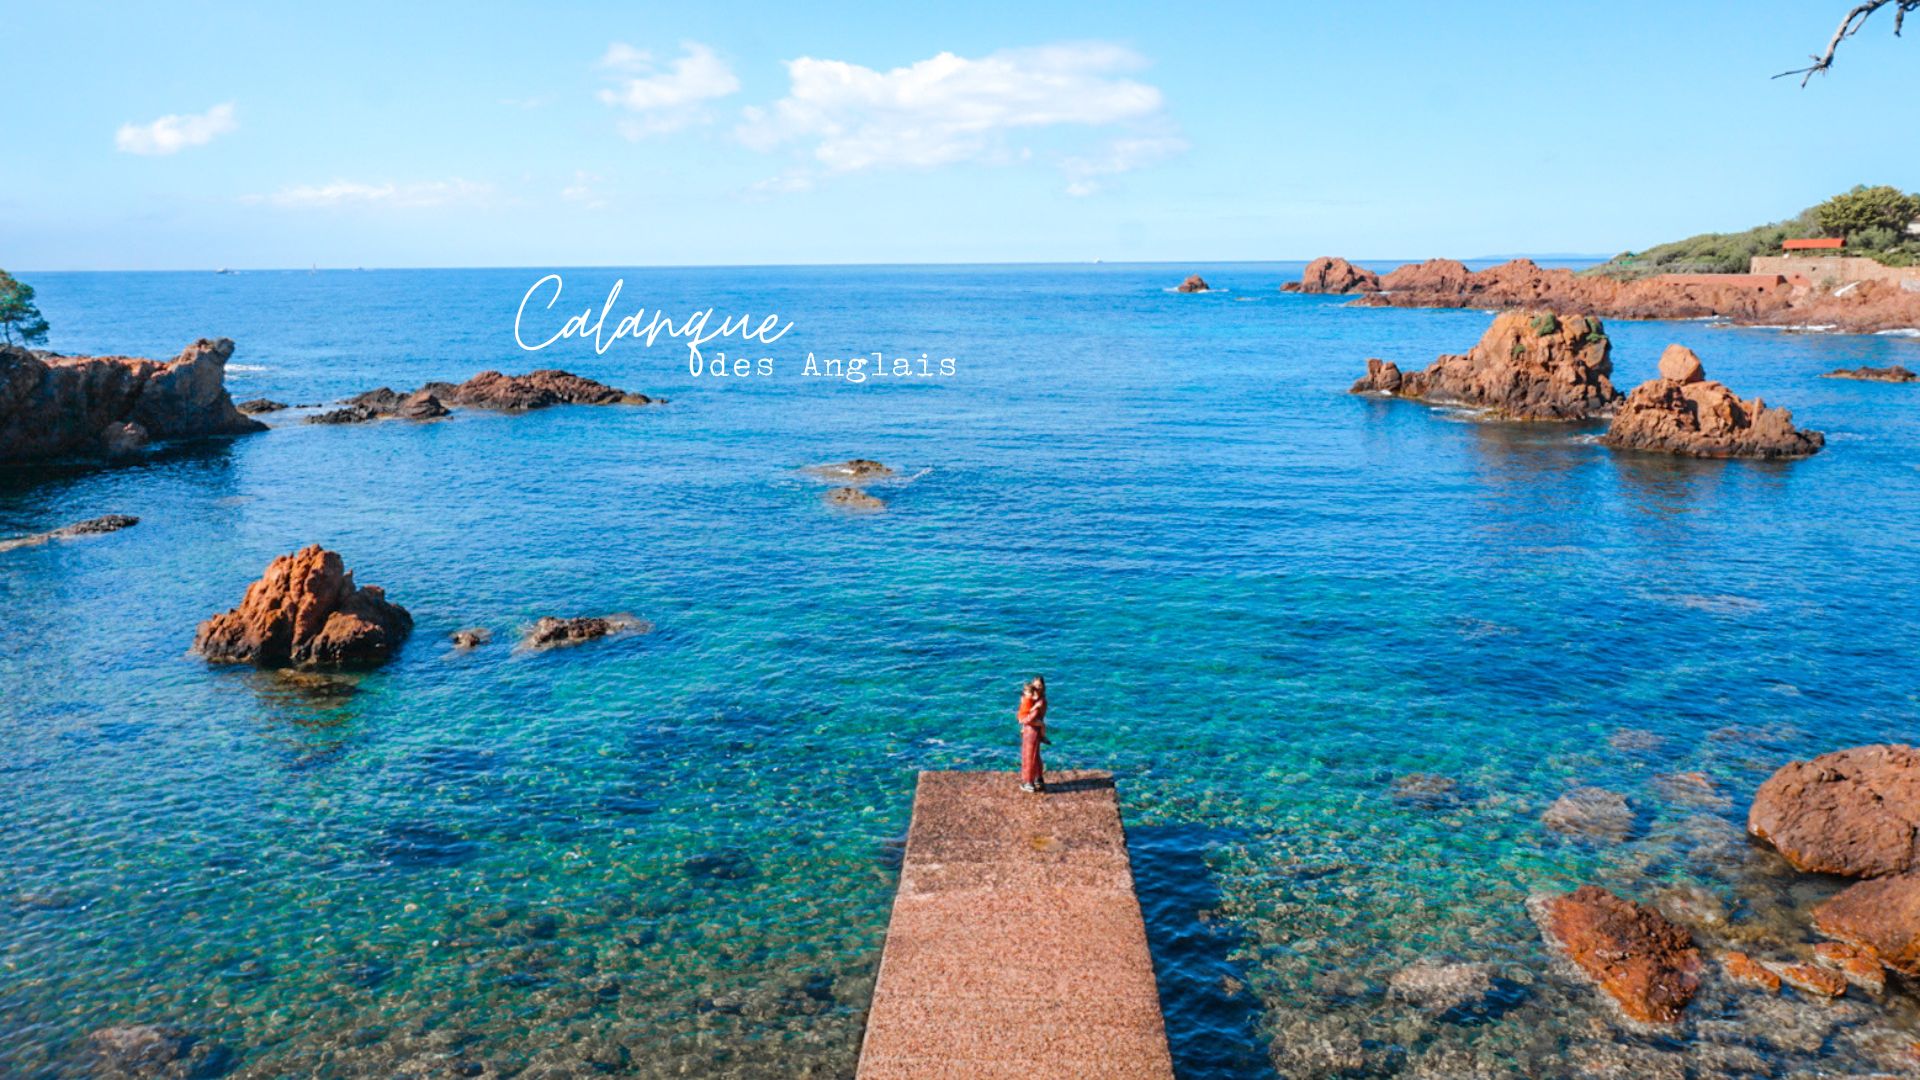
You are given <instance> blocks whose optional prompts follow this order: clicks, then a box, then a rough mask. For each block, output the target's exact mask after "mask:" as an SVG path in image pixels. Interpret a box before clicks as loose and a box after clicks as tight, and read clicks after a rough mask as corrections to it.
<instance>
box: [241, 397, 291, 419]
mask: <svg viewBox="0 0 1920 1080" xmlns="http://www.w3.org/2000/svg"><path fill="white" fill-rule="evenodd" d="M286 407H287V403H286V402H284V401H274V400H273V399H271V398H263V397H257V398H252V399H250V400H247V401H243V402H241V403H240V404H238V405H235V406H234V408H236V409H239V410H240V411H241V412H243V413H245V414H247V415H248V416H257V415H259V414H260V413H271V412H279V411H280V410H282V409H285V408H286Z"/></svg>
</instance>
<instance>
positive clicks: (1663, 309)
mask: <svg viewBox="0 0 1920 1080" xmlns="http://www.w3.org/2000/svg"><path fill="white" fill-rule="evenodd" d="M1315 262H1316V263H1317V262H1319V260H1315ZM1356 270H1358V268H1356ZM1359 272H1360V273H1366V271H1364V270H1359ZM1379 282H1380V284H1379V289H1378V290H1377V291H1366V292H1365V294H1364V295H1362V296H1360V297H1359V298H1358V299H1357V300H1355V301H1354V302H1355V303H1357V304H1361V305H1364V306H1373V307H1438V308H1494V309H1502V310H1511V309H1515V308H1546V309H1549V310H1552V311H1556V312H1560V313H1562V314H1564V313H1567V312H1576V311H1583V312H1587V313H1590V314H1593V315H1598V316H1600V317H1602V318H1608V319H1701V318H1712V317H1717V318H1724V319H1728V320H1731V321H1733V322H1737V323H1742V324H1745V325H1749V326H1805V327H1819V328H1822V329H1832V330H1844V331H1850V332H1856V333H1874V332H1878V331H1882V330H1901V329H1908V328H1912V327H1920V293H1915V292H1908V291H1906V290H1904V289H1902V288H1900V287H1898V286H1897V285H1893V284H1890V283H1887V282H1880V281H1862V282H1858V283H1855V284H1850V285H1848V286H1846V287H1844V288H1842V289H1832V288H1825V287H1821V286H1817V285H1812V284H1807V283H1804V282H1800V283H1796V282H1793V281H1788V280H1785V279H1780V278H1778V277H1777V276H1775V277H1774V278H1768V277H1764V276H1752V277H1750V276H1747V275H1728V276H1724V277H1716V278H1696V279H1693V280H1687V279H1685V278H1684V277H1653V278H1642V279H1638V280H1634V281H1621V280H1618V279H1615V278H1609V277H1601V276H1596V275H1588V274H1576V273H1574V272H1573V271H1571V270H1547V269H1543V268H1541V267H1540V266H1538V265H1537V264H1535V263H1534V262H1533V261H1532V260H1530V259H1514V260H1513V261H1511V262H1507V263H1502V264H1501V265H1499V266H1494V267H1490V268H1488V269H1485V270H1479V271H1474V270H1468V269H1467V268H1466V266H1465V265H1464V264H1462V263H1459V262H1457V261H1455V260H1453V259H1429V260H1427V261H1426V262H1423V263H1409V264H1407V265H1405V266H1402V267H1399V268H1398V269H1396V270H1393V271H1391V272H1389V273H1387V274H1383V275H1381V276H1380V278H1379ZM1308 284H1309V282H1308V280H1306V279H1305V278H1303V280H1302V281H1301V282H1300V286H1299V288H1298V290H1297V291H1302V292H1304V291H1309V290H1308V288H1307V286H1308Z"/></svg>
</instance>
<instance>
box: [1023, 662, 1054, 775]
mask: <svg viewBox="0 0 1920 1080" xmlns="http://www.w3.org/2000/svg"><path fill="white" fill-rule="evenodd" d="M1019 715H1020V790H1021V791H1045V790H1047V770H1046V766H1045V765H1043V764H1041V762H1040V747H1041V746H1043V745H1046V743H1047V741H1048V740H1047V680H1045V679H1043V678H1041V677H1040V676H1038V675H1035V676H1034V677H1033V678H1031V679H1029V680H1027V685H1026V686H1024V687H1022V688H1021V690H1020V714H1019Z"/></svg>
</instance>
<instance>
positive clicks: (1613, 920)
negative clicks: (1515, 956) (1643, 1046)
mask: <svg viewBox="0 0 1920 1080" xmlns="http://www.w3.org/2000/svg"><path fill="white" fill-rule="evenodd" d="M1533 909H1534V916H1535V918H1536V920H1538V921H1539V922H1540V925H1541V929H1542V931H1543V932H1544V933H1545V935H1546V937H1547V940H1548V942H1549V943H1550V944H1552V945H1554V946H1555V947H1557V948H1559V949H1561V950H1563V951H1564V952H1565V953H1566V955H1567V958H1568V959H1570V960H1572V961H1573V963H1574V964H1575V965H1576V966H1577V967H1578V968H1579V969H1580V970H1581V972H1583V973H1584V974H1585V975H1586V976H1587V977H1588V978H1590V979H1592V980H1593V982H1594V983H1595V984H1596V985H1597V986H1599V987H1600V989H1602V990H1604V991H1606V992H1607V994H1608V995H1609V996H1611V997H1612V998H1613V1000H1615V1001H1616V1002H1618V1003H1619V1004H1620V1008H1621V1009H1622V1011H1624V1012H1625V1013H1626V1014H1627V1016H1629V1017H1631V1018H1632V1019H1634V1020H1638V1021H1640V1022H1641V1023H1646V1024H1672V1023H1674V1022H1676V1021H1678V1020H1679V1019H1680V1013H1681V1010H1683V1009H1685V1008H1686V1007H1687V1003H1688V1002H1689V1001H1692V1000H1693V995H1694V993H1695V992H1696V991H1698V990H1699V989H1700V967H1701V964H1700V951H1699V950H1698V949H1696V948H1694V945H1693V935H1691V934H1689V933H1688V932H1687V931H1686V930H1685V929H1683V928H1681V927H1679V926H1676V925H1674V924H1673V923H1671V922H1668V921H1667V920H1666V919H1665V918H1664V917H1662V916H1661V915H1660V913H1659V912H1657V911H1654V910H1653V909H1652V908H1650V907H1646V906H1643V905H1641V904H1636V903H1634V902H1633V901H1631V900H1627V899H1624V898H1622V897H1619V896H1616V895H1614V894H1613V893H1611V892H1608V891H1607V890H1605V889H1603V888H1600V887H1599V886H1597V885H1583V886H1581V887H1580V888H1578V889H1575V890H1574V891H1573V892H1571V893H1567V894H1566V895H1563V896H1554V897H1544V898H1537V899H1536V901H1535V903H1534V905H1533Z"/></svg>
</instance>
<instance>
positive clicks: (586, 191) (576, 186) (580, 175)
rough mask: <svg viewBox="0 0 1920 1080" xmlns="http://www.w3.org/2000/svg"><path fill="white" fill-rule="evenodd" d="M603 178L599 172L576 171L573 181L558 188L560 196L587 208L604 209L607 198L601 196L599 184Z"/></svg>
mask: <svg viewBox="0 0 1920 1080" xmlns="http://www.w3.org/2000/svg"><path fill="white" fill-rule="evenodd" d="M605 179H606V177H604V176H601V175H600V174H599V173H591V172H585V171H577V172H575V173H574V174H573V183H571V184H568V185H567V186H566V187H563V188H561V189H560V197H561V198H562V199H565V200H566V201H568V202H570V203H579V204H580V205H581V206H584V207H586V208H587V209H589V210H604V209H605V208H606V205H607V200H606V199H604V198H602V197H601V195H600V190H599V184H600V182H601V181H602V180H605Z"/></svg>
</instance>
